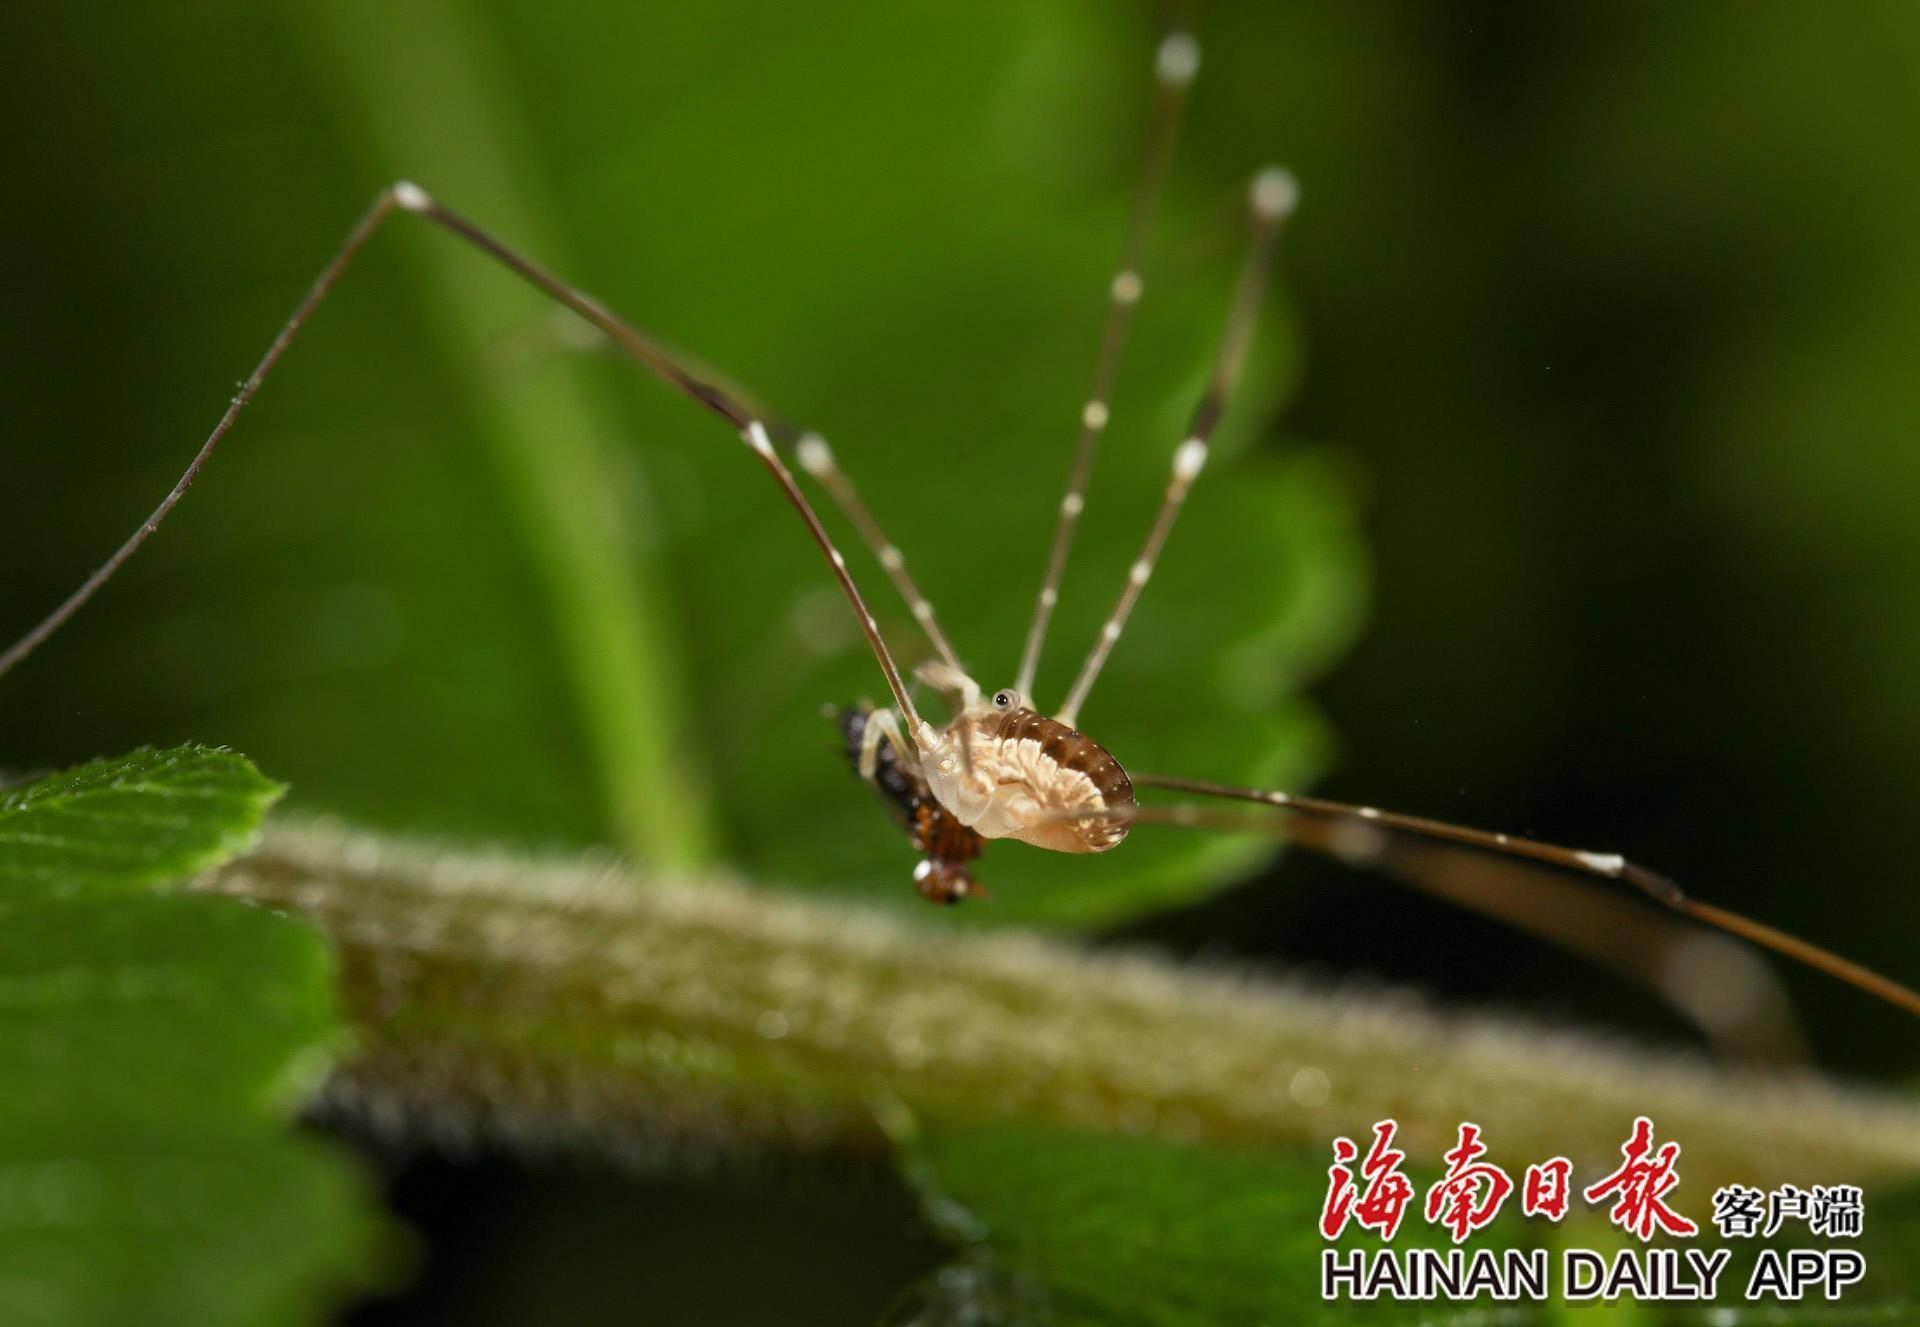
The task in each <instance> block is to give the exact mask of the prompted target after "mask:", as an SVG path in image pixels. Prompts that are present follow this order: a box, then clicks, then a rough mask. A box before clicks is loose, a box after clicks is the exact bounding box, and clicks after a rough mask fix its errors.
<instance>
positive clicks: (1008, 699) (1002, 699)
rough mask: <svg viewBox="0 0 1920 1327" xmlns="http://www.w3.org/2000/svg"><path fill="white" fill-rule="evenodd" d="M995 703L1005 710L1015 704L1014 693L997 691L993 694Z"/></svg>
mask: <svg viewBox="0 0 1920 1327" xmlns="http://www.w3.org/2000/svg"><path fill="white" fill-rule="evenodd" d="M993 703H994V704H996V705H998V706H999V707H1000V708H1001V709H1003V710H1004V709H1005V708H1006V707H1007V706H1009V705H1011V704H1013V693H1012V692H1011V691H996V692H994V693H993Z"/></svg>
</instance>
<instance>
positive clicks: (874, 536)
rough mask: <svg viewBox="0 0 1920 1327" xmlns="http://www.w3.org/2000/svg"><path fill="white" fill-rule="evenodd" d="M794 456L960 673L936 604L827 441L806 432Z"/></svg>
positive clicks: (940, 650) (948, 660) (795, 445)
mask: <svg viewBox="0 0 1920 1327" xmlns="http://www.w3.org/2000/svg"><path fill="white" fill-rule="evenodd" d="M794 455H795V456H796V457H797V458H798V459H799V461H800V468H801V469H803V470H805V471H806V472H807V473H808V474H810V475H812V476H813V477H814V478H815V479H817V480H819V481H820V486H821V487H822V488H824V489H826V491H827V496H828V497H830V498H832V499H833V502H834V505H835V506H836V507H838V508H840V511H841V514H843V515H844V516H845V517H846V518H847V520H848V521H849V522H851V523H852V525H853V528H854V529H855V530H857V531H859V532H860V538H861V539H862V540H864V541H865V542H866V545H867V547H868V548H869V549H871V550H873V556H874V558H875V559H876V560H878V561H879V563H880V569H881V570H882V571H884V572H886V573H887V579H888V580H890V581H892V582H893V588H894V589H896V590H898V591H899V592H900V597H901V598H902V599H904V600H905V601H906V604H907V608H908V610H909V611H910V612H911V613H912V614H913V620H914V621H916V622H918V623H919V624H920V629H921V630H922V631H924V632H925V633H926V636H927V640H928V641H930V642H931V643H932V645H933V648H934V649H936V650H938V651H939V652H940V657H941V658H942V659H944V660H946V662H947V664H948V666H950V667H952V668H954V669H955V670H958V669H959V668H960V657H959V656H958V655H956V654H955V653H954V652H953V645H952V643H951V642H950V641H948V639H947V633H946V632H944V631H942V630H941V629H940V622H939V620H938V618H936V617H935V616H934V611H933V601H932V600H931V599H928V598H927V596H926V595H924V594H922V593H921V592H920V587H919V585H917V584H916V583H915V582H914V579H913V576H912V574H911V573H909V572H908V571H907V560H906V558H905V556H903V555H902V554H901V552H900V546H899V545H898V544H896V543H894V542H893V541H892V540H891V539H889V538H887V532H886V531H885V530H883V529H881V528H880V522H879V521H878V520H876V519H875V518H874V515H873V511H872V509H871V508H869V507H868V506H867V504H866V502H865V501H864V500H863V499H862V498H861V496H860V491H859V490H858V489H856V488H855V487H854V486H853V481H852V480H851V479H848V478H847V473H846V471H844V470H842V469H841V468H840V462H839V461H838V460H836V459H835V458H834V455H833V449H832V448H830V447H828V446H827V440H826V439H825V438H823V437H821V436H820V435H819V434H818V433H803V434H801V435H800V438H799V441H798V442H796V443H795V444H794Z"/></svg>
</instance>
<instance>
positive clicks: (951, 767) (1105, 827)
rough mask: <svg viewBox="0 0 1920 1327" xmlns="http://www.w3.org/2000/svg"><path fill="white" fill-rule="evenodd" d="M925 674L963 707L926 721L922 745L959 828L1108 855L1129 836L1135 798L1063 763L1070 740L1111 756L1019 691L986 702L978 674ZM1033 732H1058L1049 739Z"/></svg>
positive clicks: (924, 770) (929, 778)
mask: <svg viewBox="0 0 1920 1327" xmlns="http://www.w3.org/2000/svg"><path fill="white" fill-rule="evenodd" d="M919 675H920V677H921V679H922V680H923V681H926V682H929V683H931V684H932V685H934V686H937V687H939V688H940V689H941V690H943V691H947V692H948V693H949V694H952V695H955V696H956V697H957V698H958V699H959V701H960V711H959V713H958V714H957V715H956V716H955V717H954V719H953V721H952V722H951V723H949V724H948V725H947V726H946V727H945V728H935V727H933V725H931V724H927V723H923V724H922V725H921V727H920V731H919V733H918V734H916V737H917V741H916V743H915V745H916V746H917V747H918V748H919V750H918V753H917V756H918V761H919V772H920V776H921V777H922V778H923V779H925V780H926V783H927V788H928V790H929V791H930V792H932V794H933V795H934V796H935V797H936V798H937V799H939V801H940V804H941V805H942V806H944V807H946V808H947V810H949V811H950V812H952V813H953V815H954V817H955V818H956V819H958V820H959V821H960V823H962V824H963V825H966V826H967V827H968V828H970V829H972V830H973V831H974V832H975V833H976V834H978V835H980V837H981V838H985V839H1017V840H1019V841H1020V842H1022V843H1029V844H1032V845H1033V846H1034V847H1036V848H1047V849H1050V850H1052V851H1055V852H1075V853H1085V852H1103V851H1105V850H1106V849H1107V848H1110V847H1112V846H1113V845H1114V844H1116V843H1118V842H1119V841H1120V840H1121V839H1122V838H1124V837H1125V836H1126V829H1127V827H1126V822H1125V820H1124V819H1123V818H1122V817H1123V815H1124V812H1125V811H1126V810H1128V809H1130V807H1131V797H1130V796H1129V797H1128V799H1127V802H1126V804H1125V805H1124V806H1119V805H1114V804H1112V803H1111V802H1110V801H1109V798H1108V797H1107V795H1106V794H1105V793H1103V792H1102V790H1101V787H1100V785H1099V784H1098V783H1097V782H1096V781H1095V780H1094V778H1092V777H1091V776H1090V775H1089V774H1087V773H1086V772H1084V771H1083V770H1080V769H1076V768H1074V767H1073V766H1072V765H1071V764H1070V763H1067V762H1066V761H1065V760H1064V759H1062V758H1061V751H1062V748H1063V747H1064V746H1066V745H1068V744H1072V745H1074V746H1075V747H1077V748H1079V749H1082V750H1093V751H1098V752H1099V755H1100V757H1101V758H1102V759H1104V760H1106V761H1108V762H1111V759H1112V758H1111V757H1109V756H1106V754H1105V752H1104V751H1100V749H1099V748H1098V747H1096V746H1094V744H1093V743H1091V742H1090V741H1088V740H1087V739H1085V738H1082V737H1080V736H1079V735H1078V734H1074V733H1072V732H1071V730H1068V729H1065V728H1064V727H1063V726H1061V725H1058V724H1056V723H1054V721H1052V720H1049V719H1045V718H1042V717H1041V716H1039V715H1037V714H1034V713H1033V712H1032V711H1030V710H1028V709H1027V708H1026V707H1025V706H1024V705H1022V704H1021V703H1020V697H1019V696H1018V695H1017V694H1016V693H1012V692H1007V691H1001V692H997V693H996V694H995V695H994V696H992V697H983V696H982V694H981V691H980V687H979V685H978V684H977V683H975V682H974V681H973V680H972V679H971V678H969V677H967V676H966V675H965V674H963V673H961V672H959V671H958V670H957V669H953V668H949V667H947V666H946V665H943V664H930V665H926V666H923V667H922V668H921V669H920V674H919ZM1036 730H1038V732H1040V733H1049V734H1052V740H1051V742H1049V741H1048V740H1043V737H1042V736H1040V735H1036ZM1050 746H1051V747H1052V748H1053V749H1052V750H1050V749H1049V747H1050ZM1114 768H1115V770H1116V772H1117V771H1118V766H1117V765H1116V766H1115V767H1114ZM1120 777H1121V779H1122V780H1123V781H1124V777H1125V776H1124V775H1121V776H1120ZM1076 812H1080V813H1086V814H1084V815H1076V814H1075V813H1076Z"/></svg>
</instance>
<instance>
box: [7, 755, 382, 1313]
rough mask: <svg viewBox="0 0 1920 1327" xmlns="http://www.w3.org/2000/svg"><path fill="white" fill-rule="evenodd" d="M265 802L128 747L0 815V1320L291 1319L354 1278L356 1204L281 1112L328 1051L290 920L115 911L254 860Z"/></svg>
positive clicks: (359, 1210) (237, 909)
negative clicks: (234, 861) (249, 854)
mask: <svg viewBox="0 0 1920 1327" xmlns="http://www.w3.org/2000/svg"><path fill="white" fill-rule="evenodd" d="M279 793H280V788H279V785H277V784H274V783H272V782H270V781H269V780H267V779H265V778H262V777H261V776H260V774H259V773H258V772H257V771H256V770H255V769H254V768H253V766H252V765H251V764H249V763H248V762H247V761H246V760H245V759H244V758H242V757H240V756H237V755H234V754H233V753H231V752H227V751H218V750H209V749H206V748H201V747H182V748H177V749H174V750H169V751H142V752H137V753H135V754H133V755H130V756H127V757H125V758H123V759H120V760H102V761H95V762H93V763H91V764H88V765H85V766H81V767H79V768H77V769H73V770H68V771H65V772H63V773H60V774H55V775H51V776H49V777H47V778H44V779H41V780H39V781H37V782H35V783H32V784H29V785H27V786H25V787H23V788H20V789H17V790H15V791H13V792H11V793H8V794H6V795H5V796H4V798H0V1083H4V1084H5V1085H6V1090H5V1091H4V1092H0V1322H5V1323H8V1324H10V1325H11V1324H26V1325H27V1327H33V1325H35V1324H43V1323H44V1324H48V1327H53V1325H54V1324H58V1325H59V1327H72V1325H74V1324H94V1323H98V1324H102V1325H103V1327H104V1325H106V1324H120V1323H127V1322H140V1323H143V1324H161V1325H162V1327H164V1325H166V1324H173V1323H178V1324H181V1327H189V1325H192V1327H202V1325H203V1324H260V1325H261V1327H268V1325H269V1324H274V1325H277V1324H282V1323H286V1322H299V1321H309V1320H314V1319H316V1318H317V1316H318V1315H319V1313H320V1311H321V1309H322V1308H323V1307H324V1305H325V1304H326V1302H327V1301H328V1300H329V1299H330V1298H331V1297H332V1296H333V1295H337V1294H338V1293H340V1292H341V1291H342V1290H344V1289H346V1288H348V1287H349V1286H353V1285H357V1284H363V1283H365V1281H366V1279H367V1276H368V1274H369V1271H370V1270H371V1269H373V1268H374V1267H375V1265H376V1264H375V1263H374V1261H373V1256H374V1251H375V1249H376V1247H377V1242H376V1241H377V1236H378V1233H379V1231H378V1223H377V1221H376V1219H375V1218H374V1217H373V1216H371V1215H370V1208H369V1204H368V1195H367V1193H366V1192H365V1184H364V1181H363V1180H362V1179H361V1177H360V1176H359V1175H357V1174H356V1173H355V1172H354V1171H353V1170H352V1169H351V1167H349V1166H347V1165H345V1164H343V1162H342V1159H341V1158H340V1157H339V1156H337V1155H335V1154H334V1153H333V1151H332V1150H331V1149H328V1148H323V1147H321V1146H320V1145H319V1144H318V1143H316V1142H315V1141H314V1140H311V1139H305V1138H300V1137H296V1136H294V1135H292V1134H290V1133H289V1132H288V1131H287V1123H288V1116H289V1114H290V1113H291V1112H292V1110H293V1109H294V1108H295V1107H296V1106H297V1105H298V1104H299V1102H300V1101H301V1100H302V1099H303V1098H304V1097H305V1095H306V1094H307V1093H308V1092H309V1091H310V1090H311V1088H312V1087H313V1086H314V1084H315V1083H316V1082H317V1079H318V1075H319V1074H320V1073H321V1072H323V1071H324V1069H325V1067H326V1060H327V1056H328V1053H329V1052H330V1051H331V1050H332V1049H333V1048H334V1046H335V1045H336V1044H337V1043H338V1041H339V1039H340V1037H341V1035H342V1034H341V1026H340V1021H339V1016H338V1011H337V1009H336V1007H335V997H334V971H333V964H332V960H331V958H330V956H329V954H328V952H327V950H326V948H325V946H324V945H323V943H322V942H321V941H320V939H319V938H318V937H317V936H316V935H314V934H313V933H312V932H311V931H309V930H308V929H307V928H305V927H304V926H302V925H300V924H298V923H296V922H295V921H293V920H291V919H289V918H286V917H283V916H280V915H277V914H275V913H271V912H268V911H265V910H263V909H259V908H253V907H247V906H244V905H241V904H238V903H236V902H233V901H231V900H226V899H218V898H212V897H206V896H200V895H187V894H152V893H142V892H136V891H139V890H141V889H142V888H143V887H146V886H153V885H159V884H165V883H169V882H171V881H174V880H177V879H178V878H179V877H181V876H182V875H184V874H186V873H189V872H192V871H195V870H199V869H202V868H205V867H209V866H213V865H217V864H218V863H220V862H222V861H225V860H227V859H228V858H230V857H231V856H233V855H234V854H235V853H236V852H237V851H239V850H240V849H241V848H242V847H244V846H245V845H246V844H248V843H249V842H251V841H252V839H253V838H254V836H255V834H256V833H257V831H258V829H259V826H260V822H261V819H262V816H263V815H264V813H265V811H266V809H267V807H268V806H269V805H270V804H271V803H272V802H273V801H274V799H275V798H277V797H278V796H279Z"/></svg>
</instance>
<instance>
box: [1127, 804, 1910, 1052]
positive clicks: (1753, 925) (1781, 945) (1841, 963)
mask: <svg viewBox="0 0 1920 1327" xmlns="http://www.w3.org/2000/svg"><path fill="white" fill-rule="evenodd" d="M1133 786H1134V787H1135V788H1160V789H1164V790H1166V791H1168V792H1179V793H1188V794H1192V795H1194V796H1199V797H1217V798H1222V799H1226V800H1230V801H1238V802H1253V803H1256V804H1259V805H1262V806H1270V807H1278V808H1280V809H1281V810H1283V811H1287V812H1291V813H1293V814H1294V815H1296V816H1301V817H1306V818H1309V819H1316V820H1321V821H1324V822H1327V823H1328V824H1329V825H1330V826H1331V829H1330V832H1329V834H1328V835H1327V844H1328V847H1329V850H1330V851H1332V852H1334V853H1335V854H1336V855H1338V856H1341V857H1343V858H1344V859H1346V860H1348V861H1351V862H1355V863H1358V864H1364V863H1366V862H1368V861H1370V860H1373V859H1374V858H1376V857H1378V856H1380V855H1382V854H1384V853H1385V852H1387V850H1388V848H1389V846H1390V845H1389V840H1388V838H1387V835H1388V834H1405V835H1411V836H1413V837H1415V838H1417V839H1426V840H1429V841H1440V842H1444V843H1454V844H1459V845H1461V846H1463V847H1467V848H1471V849H1475V850H1477V851H1480V852H1485V853H1490V854H1493V855H1495V856H1497V857H1507V858H1522V859H1525V860H1529V861H1534V862H1541V863H1544V864H1546V865H1548V866H1552V867H1557V868H1558V869H1560V870H1563V871H1570V872H1572V873H1574V874H1576V875H1584V876H1588V877H1592V878H1598V879H1601V880H1617V881H1621V882H1623V883H1625V884H1628V885H1631V886H1633V887H1634V888H1635V889H1638V890H1640V891H1641V892H1642V893H1644V894H1646V895H1647V896H1648V897H1649V898H1651V899H1653V900H1655V901H1656V902H1658V903H1660V904H1662V905H1664V906H1666V907H1668V908H1671V909H1673V911H1675V912H1677V913H1680V914H1681V915H1683V916H1686V917H1691V918H1692V919H1693V920H1695V921H1697V922H1701V923H1703V924H1705V925H1707V926H1711V927H1714V928H1715V929H1717V930H1721V931H1725V932H1727V933H1728V934H1730V935H1736V936H1739V937H1740V938H1741V939H1743V940H1747V941H1749V942H1751V943H1753V944H1756V945H1759V946H1761V947H1762V948H1765V949H1771V950H1773V951H1774V952H1775V953H1777V954H1784V955H1786V956H1787V957H1788V958H1791V959H1793V960H1794V961H1795V962H1798V963H1804V964H1805V965H1806V966H1808V967H1810V968H1814V969H1817V970H1818V971H1821V972H1824V973H1826V974H1827V975H1828V976H1830V977H1834V978H1837V979H1838V980H1840V981H1843V982H1846V983H1847V984H1848V985H1850V986H1857V987H1859V988H1860V989H1861V990H1863V991H1866V992H1867V993H1868V994H1870V995H1874V996H1877V997H1878V998H1880V999H1882V1000H1885V1001H1886V1002H1887V1003H1888V1004H1891V1005H1894V1006H1895V1007H1897V1008H1900V1009H1904V1010H1905V1011H1906V1012H1908V1013H1910V1014H1913V1015H1915V1016H1916V1017H1920V993H1917V992H1915V991H1913V990H1912V989H1910V988H1909V987H1906V986H1903V985H1901V984H1900V983H1899V982H1897V981H1894V980H1893V979H1891V978H1889V977H1883V976H1881V975H1880V974H1879V973H1877V972H1875V971H1873V970H1872V969H1870V968H1866V967H1862V966H1861V965H1860V964H1858V963H1855V962H1853V961H1852V960H1851V959H1846V958H1842V957H1840V956H1839V955H1838V954H1835V953H1832V952H1830V951H1828V950H1825V949H1822V948H1820V947H1819V946H1818V945H1814V944H1809V943H1808V942H1807V941H1805V940H1802V939H1800V938H1799V937H1798V936H1793V935H1788V934H1787V933H1786V932H1784V931H1780V930H1776V929H1775V928H1773V927H1771V926H1768V925H1766V924H1765V923H1763V922H1757V921H1754V920H1752V919H1751V918H1748V917H1743V916H1741V915H1740V914H1739V913H1736V912H1729V911H1728V910H1727V909H1725V908H1720V907H1716V906H1714V905H1713V904H1711V903H1703V902H1701V901H1699V900H1698V899H1695V898H1692V897H1690V896H1688V895H1687V894H1686V893H1685V892H1684V891H1683V890H1682V889H1681V888H1680V887H1679V886H1678V885H1676V884H1674V883H1673V881H1671V880H1669V879H1667V878H1666V877H1665V876H1663V875H1658V874H1656V873H1654V872H1652V871H1649V870H1647V869H1646V868H1645V867H1643V866H1638V865H1636V864H1634V863H1633V862H1630V861H1628V860H1627V859H1626V858H1624V857H1622V856H1619V855H1618V854H1616V853H1602V852H1585V851H1582V850H1581V849H1578V848H1563V847H1560V846H1559V845H1557V844H1552V843H1541V842H1538V841H1537V840H1534V839H1527V838H1520V837H1518V836H1517V835H1512V834H1498V833H1494V832H1491V831H1489V830H1484V829H1470V828H1468V827H1466V826H1464V825H1453V824H1448V823H1447V822H1446V821H1443V820H1429V819H1427V818H1425V817H1424V816H1409V815H1401V814H1399V813H1397V812H1393V811H1382V810H1379V809H1378V808H1376V807H1371V806H1352V805H1349V804H1347V803H1345V802H1329V801H1326V800H1325V799H1323V798H1319V797H1299V796H1296V795H1294V794H1292V793H1284V792H1274V791H1269V790H1263V789H1258V788H1235V787H1232V786H1230V785H1227V784H1223V783H1210V782H1207V781H1206V780H1203V779H1180V778H1171V777H1167V776H1164V775H1155V774H1146V775H1141V774H1136V775H1134V776H1133ZM1136 816H1137V818H1138V819H1139V821H1140V822H1141V823H1160V824H1177V825H1189V826H1203V827H1206V828H1213V829H1235V830H1240V831H1243V832H1249V833H1262V832H1266V833H1271V832H1273V828H1274V827H1273V826H1271V825H1264V826H1263V825H1262V824H1261V822H1260V818H1259V817H1256V816H1249V815H1233V814H1231V813H1222V812H1217V811H1208V810H1206V809H1204V808H1201V807H1197V806H1192V805H1188V806H1172V807H1144V806H1143V807H1138V808H1136Z"/></svg>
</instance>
